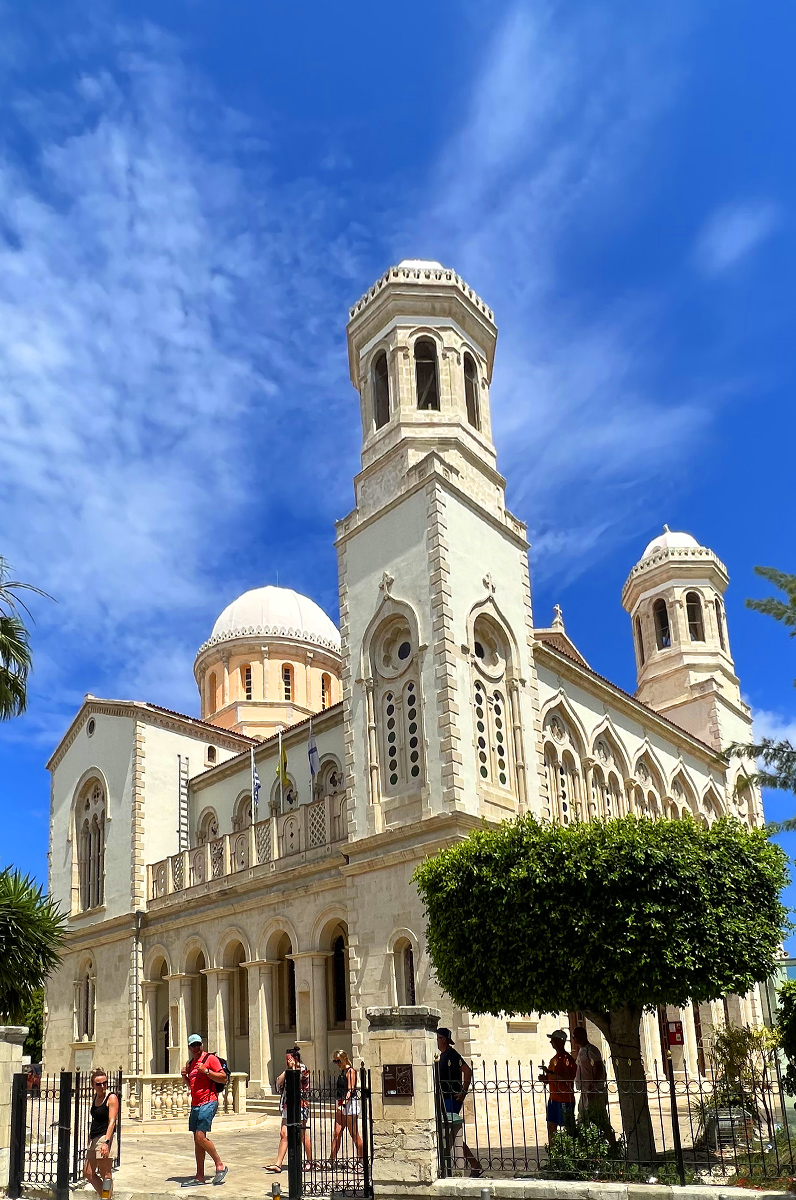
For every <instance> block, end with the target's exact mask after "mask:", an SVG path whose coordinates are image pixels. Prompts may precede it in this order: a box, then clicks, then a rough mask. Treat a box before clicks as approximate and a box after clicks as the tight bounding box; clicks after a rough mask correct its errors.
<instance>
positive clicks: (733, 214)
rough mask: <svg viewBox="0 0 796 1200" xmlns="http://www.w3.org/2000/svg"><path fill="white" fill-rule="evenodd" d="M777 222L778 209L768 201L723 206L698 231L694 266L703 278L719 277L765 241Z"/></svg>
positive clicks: (751, 201)
mask: <svg viewBox="0 0 796 1200" xmlns="http://www.w3.org/2000/svg"><path fill="white" fill-rule="evenodd" d="M779 223H780V212H779V209H778V208H777V206H776V205H775V204H772V203H771V202H770V201H764V200H750V201H744V202H739V203H736V204H727V205H724V206H723V207H722V208H719V209H717V211H716V212H714V213H713V214H712V215H711V216H710V217H709V218H708V220H707V221H706V222H705V225H704V226H703V228H702V229H701V230H700V232H699V235H698V237H697V240H696V245H695V248H694V258H695V262H696V264H697V267H698V268H699V270H700V271H702V272H703V274H705V275H709V276H715V275H723V274H724V273H725V271H728V270H729V269H730V268H731V267H734V266H735V264H736V263H738V262H740V261H741V259H743V258H746V257H747V256H748V255H749V254H751V253H752V251H753V250H755V249H756V248H757V247H758V246H760V245H761V244H762V243H763V242H764V241H765V240H766V239H767V238H769V237H770V236H771V235H772V234H773V233H774V232H775V231H776V229H777V227H778V226H779Z"/></svg>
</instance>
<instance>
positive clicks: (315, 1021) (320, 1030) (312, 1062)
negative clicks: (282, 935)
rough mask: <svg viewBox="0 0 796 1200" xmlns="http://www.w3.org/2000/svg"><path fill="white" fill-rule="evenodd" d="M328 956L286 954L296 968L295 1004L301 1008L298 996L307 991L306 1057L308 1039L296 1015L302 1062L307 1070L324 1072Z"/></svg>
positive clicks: (326, 953) (314, 952) (321, 952)
mask: <svg viewBox="0 0 796 1200" xmlns="http://www.w3.org/2000/svg"><path fill="white" fill-rule="evenodd" d="M330 956H331V951H330V950H302V951H298V952H297V953H295V954H289V955H288V958H292V959H293V961H294V963H295V964H296V1004H297V1008H300V1005H301V999H300V997H301V994H302V992H304V993H306V991H307V989H309V994H310V1012H309V1018H310V1020H309V1024H310V1029H309V1033H310V1038H309V1043H310V1044H311V1047H312V1050H311V1053H307V1051H306V1046H307V1044H308V1039H307V1037H306V1036H305V1030H304V1029H302V1028H301V1013H300V1011H297V1013H296V1035H297V1036H296V1040H297V1041H298V1042H299V1044H300V1045H301V1048H302V1053H303V1055H304V1061H305V1062H306V1064H307V1066H308V1067H309V1068H310V1070H315V1071H326V1070H328V1063H327V1061H326V1054H327V1029H328V1024H329V1016H328V1010H327V1005H326V960H327V958H329V957H330Z"/></svg>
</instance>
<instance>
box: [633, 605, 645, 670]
mask: <svg viewBox="0 0 796 1200" xmlns="http://www.w3.org/2000/svg"><path fill="white" fill-rule="evenodd" d="M634 628H635V630H636V652H637V654H638V661H639V666H642V667H643V666H644V638H643V637H642V636H641V620H640V618H639V617H636V620H635V622H634Z"/></svg>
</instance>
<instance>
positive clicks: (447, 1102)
mask: <svg viewBox="0 0 796 1200" xmlns="http://www.w3.org/2000/svg"><path fill="white" fill-rule="evenodd" d="M437 1047H438V1049H439V1084H440V1090H441V1092H442V1103H443V1104H444V1106H445V1113H446V1116H447V1117H448V1119H449V1121H450V1123H451V1125H452V1126H454V1128H455V1126H456V1125H459V1122H458V1121H456V1118H457V1117H458V1116H459V1114H460V1113H461V1111H462V1106H463V1104H464V1097H465V1096H466V1095H467V1089H468V1088H469V1086H470V1084H471V1082H472V1078H473V1069H472V1067H471V1066H470V1064H469V1063H467V1062H465V1061H464V1059H463V1058H462V1056H461V1054H460V1053H459V1051H458V1050H456V1049H455V1047H454V1045H453V1037H452V1035H451V1031H450V1029H447V1028H446V1027H445V1026H444V1025H443V1026H442V1027H441V1028H440V1029H438V1030H437ZM459 1128H461V1125H459ZM462 1154H463V1155H464V1157H465V1159H466V1160H467V1162H468V1163H469V1165H470V1174H471V1175H483V1173H484V1170H483V1167H482V1166H481V1164H480V1162H479V1161H478V1159H477V1158H476V1157H475V1155H474V1154H473V1152H472V1150H471V1149H470V1147H469V1146H468V1145H467V1143H466V1142H465V1141H464V1137H463V1136H462Z"/></svg>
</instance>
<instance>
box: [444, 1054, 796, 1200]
mask: <svg viewBox="0 0 796 1200" xmlns="http://www.w3.org/2000/svg"><path fill="white" fill-rule="evenodd" d="M541 1068H542V1064H541V1063H540V1064H537V1065H534V1064H533V1063H532V1062H529V1063H521V1062H517V1063H516V1065H515V1064H509V1063H508V1062H505V1063H500V1064H498V1063H492V1064H490V1065H489V1066H487V1064H486V1063H484V1064H482V1065H480V1066H479V1067H478V1068H477V1069H476V1071H475V1072H474V1075H473V1080H472V1083H471V1085H470V1088H469V1090H468V1092H467V1095H466V1097H465V1099H464V1102H463V1103H460V1102H459V1101H458V1100H457V1099H456V1098H455V1097H453V1096H450V1095H447V1096H446V1095H445V1094H444V1090H443V1085H441V1083H440V1078H439V1071H438V1068H437V1067H436V1066H435V1098H436V1112H437V1133H438V1149H439V1174H440V1175H441V1176H443V1177H448V1176H451V1175H462V1174H465V1175H466V1174H471V1175H478V1174H484V1175H490V1176H496V1177H501V1176H502V1177H506V1176H515V1177H517V1176H539V1177H541V1178H553V1179H556V1178H557V1179H607V1180H632V1181H637V1182H650V1183H654V1182H655V1183H674V1184H677V1183H680V1184H686V1183H692V1182H698V1181H700V1182H705V1183H708V1182H711V1181H713V1182H716V1183H721V1184H723V1183H730V1182H740V1181H741V1180H747V1181H748V1182H750V1183H757V1182H758V1181H763V1180H767V1181H773V1180H777V1179H781V1180H785V1181H786V1180H787V1178H788V1177H789V1176H792V1175H794V1174H796V1166H795V1165H794V1152H795V1151H796V1139H794V1138H793V1133H792V1130H791V1129H790V1128H789V1125H788V1119H787V1118H788V1108H787V1107H786V1104H787V1105H790V1106H791V1107H792V1105H793V1100H788V1099H787V1098H786V1097H785V1095H784V1092H783V1088H782V1080H781V1077H780V1071H779V1063H778V1060H777V1058H776V1055H775V1054H770V1055H759V1056H757V1057H756V1058H755V1059H750V1060H749V1061H748V1062H747V1063H745V1064H744V1065H743V1066H742V1067H741V1068H740V1069H738V1070H737V1072H735V1073H733V1074H732V1075H728V1074H727V1073H726V1072H718V1071H716V1070H714V1069H713V1068H712V1067H711V1065H710V1064H709V1063H708V1064H706V1066H705V1073H704V1074H701V1073H700V1074H696V1075H692V1074H690V1073H689V1072H688V1071H687V1070H685V1071H681V1072H678V1073H677V1075H676V1076H675V1074H674V1072H673V1070H672V1064H671V1060H670V1061H669V1063H668V1064H667V1067H666V1070H665V1072H663V1073H662V1072H661V1071H660V1070H659V1068H658V1065H657V1063H656V1064H655V1065H654V1069H653V1071H652V1072H651V1074H650V1076H649V1077H648V1078H647V1079H646V1080H639V1081H638V1082H634V1083H630V1082H628V1083H625V1082H621V1083H618V1082H617V1081H616V1079H608V1080H606V1081H604V1082H603V1083H598V1084H597V1085H591V1090H590V1093H589V1094H588V1095H585V1096H584V1095H581V1094H580V1093H579V1092H578V1091H577V1090H575V1088H574V1085H573V1088H572V1092H571V1095H570V1098H569V1101H568V1102H567V1103H566V1104H565V1105H563V1106H557V1107H555V1108H553V1109H548V1105H549V1102H550V1099H551V1098H550V1093H549V1089H548V1085H547V1083H546V1082H543V1081H542V1080H541V1079H540V1075H541V1074H542V1071H541ZM585 1101H588V1103H587V1104H586V1103H584V1102H585ZM549 1118H552V1122H551V1126H548V1119H549ZM561 1121H563V1125H561V1124H559V1123H560V1122H561Z"/></svg>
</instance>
